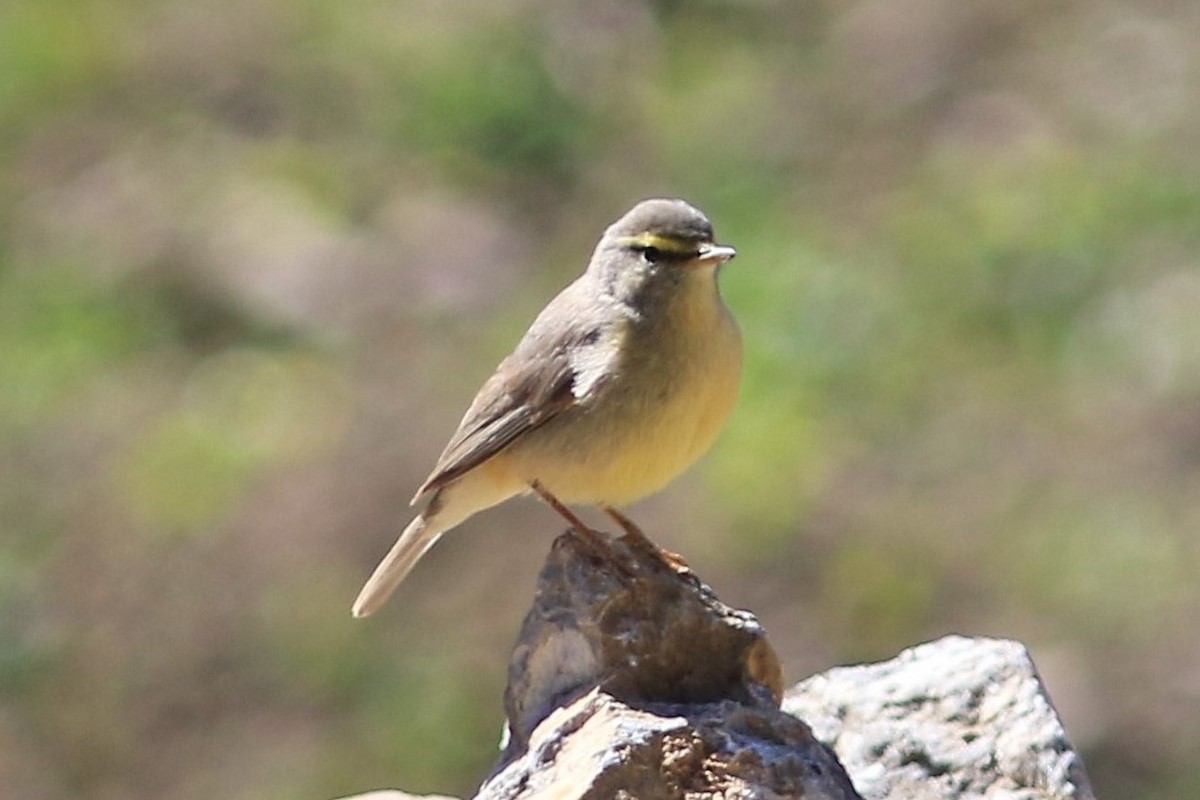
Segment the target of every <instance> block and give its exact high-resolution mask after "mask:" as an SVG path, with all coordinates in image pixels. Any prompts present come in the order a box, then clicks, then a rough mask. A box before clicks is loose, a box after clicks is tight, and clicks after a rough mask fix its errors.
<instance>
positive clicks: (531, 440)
mask: <svg viewBox="0 0 1200 800" xmlns="http://www.w3.org/2000/svg"><path fill="white" fill-rule="evenodd" d="M710 335H712V332H710ZM710 344H711V345H712V346H710V347H707V348H705V349H704V351H703V352H697V353H691V354H688V356H689V357H688V358H686V359H683V361H684V364H685V365H686V368H684V369H681V370H679V374H678V375H676V377H675V379H674V380H673V381H671V382H669V383H667V382H665V381H663V380H662V379H661V377H658V376H655V375H653V374H651V375H649V376H648V377H647V375H645V374H643V375H642V377H641V379H640V380H632V381H631V380H618V381H616V382H615V384H616V385H614V386H613V387H611V389H610V394H609V396H608V397H607V398H605V402H603V403H597V404H596V408H595V409H594V410H590V411H589V410H587V409H578V410H577V411H576V412H574V413H568V414H564V415H563V416H562V417H560V418H558V419H556V420H553V421H552V422H551V423H550V424H548V425H547V426H546V427H544V428H542V429H541V430H539V431H537V432H536V434H537V435H531V436H529V437H527V440H526V441H525V442H523V443H522V445H523V446H521V447H518V448H514V450H513V452H512V456H513V459H512V461H511V463H510V465H509V466H511V467H512V468H514V469H515V470H516V471H518V472H519V473H520V474H521V477H522V478H523V479H524V480H526V481H529V480H534V479H536V480H538V481H540V482H541V483H542V484H543V485H544V486H545V487H546V488H547V489H549V490H550V492H552V493H553V494H554V495H555V496H556V497H558V498H559V499H560V500H562V501H564V502H567V503H584V504H593V505H609V506H620V505H624V504H627V503H631V502H633V501H635V500H638V499H640V498H642V497H645V496H646V495H649V494H652V493H654V492H656V491H658V490H659V489H661V488H663V487H664V486H665V485H666V484H668V483H669V482H671V481H672V480H673V479H675V478H676V477H678V476H679V475H680V474H681V473H682V472H683V471H684V470H686V469H687V468H688V467H689V466H691V465H692V463H693V462H695V461H696V459H697V458H699V457H700V456H701V455H703V454H704V452H705V451H707V450H708V448H709V447H710V446H711V445H712V443H713V441H714V440H715V439H716V437H717V435H718V434H719V433H720V431H721V429H722V428H723V427H724V424H725V420H726V419H727V418H728V416H729V413H730V411H732V409H733V406H734V402H735V401H736V399H737V392H738V386H739V384H740V382H741V346H740V344H741V343H740V335H739V334H738V333H737V329H736V327H733V326H732V321H730V327H729V330H720V331H719V332H718V333H717V335H716V336H715V337H714V340H710ZM641 368H645V369H649V370H650V371H651V372H652V371H653V365H650V366H649V367H646V366H645V365H643V366H642V367H641ZM535 465H536V467H535Z"/></svg>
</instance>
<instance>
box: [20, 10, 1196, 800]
mask: <svg viewBox="0 0 1200 800" xmlns="http://www.w3.org/2000/svg"><path fill="white" fill-rule="evenodd" d="M1197 41H1200V5H1197V4H1196V3H1194V2H1191V0H1156V1H1155V2H1150V3H1147V2H1141V1H1140V0H1124V1H1123V2H1122V1H1121V0H1115V1H1113V2H1095V1H1093V2H1082V1H1081V0H1080V1H1074V2H1073V1H1072V0H1067V1H1066V2H1061V3H1052V4H1046V3H1035V2H1028V1H1024V0H1016V1H1015V2H1014V0H982V2H973V3H961V2H955V0H866V1H864V2H833V1H832V0H812V1H811V2H803V3H785V2H769V1H768V0H758V1H754V0H742V1H741V2H732V1H731V2H715V1H712V2H695V3H687V4H684V3H679V2H657V3H655V2H637V1H636V0H618V1H617V2H609V3H589V2H584V1H583V0H573V1H569V2H534V1H533V0H502V1H501V2H496V1H495V0H488V2H481V1H480V0H475V1H474V2H472V1H470V0H468V2H462V3H455V4H453V8H451V7H449V6H448V4H445V3H438V2H383V1H381V0H360V1H359V2H355V3H341V4H339V3H333V2H317V1H316V0H236V1H235V0H212V1H211V2H206V3H195V2H183V1H182V0H158V1H156V2H149V1H147V0H38V2H8V3H4V4H3V5H2V6H0V529H2V533H0V775H2V776H3V784H4V786H5V794H6V796H8V797H13V798H22V799H25V798H34V799H36V800H65V799H66V798H78V797H88V798H97V799H98V800H108V799H109V798H112V799H113V800H116V799H117V798H121V799H122V800H125V799H130V800H143V799H148V798H169V799H170V800H187V799H189V798H209V797H214V796H220V797H226V798H235V799H239V798H246V799H249V798H256V799H257V798H264V799H265V800H272V799H273V798H280V799H282V798H297V797H302V798H329V797H333V796H337V795H341V794H346V793H351V792H357V791H364V790H367V789H370V788H375V787H382V786H399V787H402V788H404V789H406V790H410V791H421V792H433V791H438V792H445V793H452V794H467V793H469V792H471V791H472V790H473V788H474V787H475V785H476V784H477V782H478V781H479V779H480V778H481V777H482V776H483V775H484V773H485V771H486V769H487V768H488V766H489V765H490V764H491V763H492V761H493V759H494V758H495V756H496V747H497V739H498V736H499V732H500V728H501V724H502V716H503V715H502V710H501V692H502V688H503V683H504V677H505V672H504V671H505V664H506V660H507V657H508V651H509V647H510V646H511V644H512V642H513V640H514V638H515V636H516V632H517V629H518V626H519V624H520V621H521V618H522V616H523V613H524V610H525V608H526V606H527V604H528V603H529V601H530V599H531V597H532V591H533V586H534V579H535V576H536V573H537V570H538V568H539V566H540V563H541V560H542V558H543V557H544V555H545V553H546V551H547V549H548V546H549V544H550V541H551V539H552V537H553V536H555V535H557V534H558V533H559V532H561V530H562V528H563V524H562V522H561V520H559V519H558V518H557V517H555V516H554V515H553V514H552V513H550V512H549V511H547V510H545V509H543V508H541V507H540V506H539V505H538V504H537V503H535V502H534V501H532V500H525V501H513V502H510V503H508V504H506V505H504V506H502V507H500V508H497V509H494V510H492V511H489V512H487V513H485V514H482V515H480V516H478V517H476V518H475V519H473V520H472V521H470V522H469V523H468V524H466V525H465V526H463V528H462V529H461V530H459V531H458V532H456V533H455V534H454V535H453V536H451V537H449V538H448V539H446V540H444V541H443V542H442V544H441V545H439V546H438V547H437V548H436V549H435V551H434V552H433V553H431V555H430V556H429V557H428V558H427V559H426V561H424V562H423V563H422V564H421V566H420V568H419V569H418V570H417V571H416V573H415V574H414V575H413V576H412V577H411V578H410V580H409V581H408V582H407V583H406V584H405V585H404V586H403V587H402V588H401V590H400V592H399V593H398V594H397V596H396V597H395V598H394V599H393V601H392V602H391V603H390V604H389V605H388V606H387V607H386V609H385V610H384V611H383V612H382V613H381V614H379V615H378V616H377V617H374V618H372V619H370V620H368V621H359V622H355V621H352V620H351V619H350V616H349V605H350V602H351V600H352V599H353V597H354V595H355V593H356V592H357V591H358V588H359V586H360V584H361V582H362V580H363V579H364V578H365V577H366V575H367V574H368V572H369V571H370V569H371V568H372V567H373V566H374V564H375V562H376V560H377V558H378V557H379V556H380V555H381V554H382V553H383V552H384V550H386V548H387V547H388V546H389V545H390V543H391V541H392V539H393V537H394V536H395V535H396V533H397V532H398V531H399V530H400V528H401V527H402V526H403V524H404V523H405V522H406V521H407V520H408V518H409V515H410V511H409V509H408V507H407V503H408V499H409V497H410V496H411V493H412V492H413V490H414V489H415V488H416V486H417V485H418V484H419V483H420V482H421V481H422V479H423V478H424V477H425V475H426V473H427V471H428V470H429V468H430V467H431V466H432V464H433V462H434V460H435V458H436V456H437V454H438V452H439V451H440V449H441V446H442V445H443V443H444V442H445V440H446V438H447V437H448V436H449V434H450V432H451V431H452V430H453V428H454V427H455V425H456V424H457V422H458V419H459V417H460V415H461V413H462V411H463V410H464V409H465V407H466V404H467V402H468V401H469V399H470V397H471V396H472V394H473V393H474V391H475V389H476V388H477V387H478V385H479V384H480V383H481V382H482V380H483V379H484V378H485V377H486V376H487V375H488V374H490V372H491V370H492V368H493V366H494V365H495V363H496V361H497V360H498V359H499V358H500V357H502V356H503V355H505V354H506V353H507V351H508V350H509V348H510V347H511V346H512V345H513V344H514V343H515V341H516V340H517V338H518V337H519V336H520V334H521V333H522V332H523V331H524V329H525V327H526V325H527V324H528V323H529V321H530V320H531V319H532V317H533V315H534V314H535V313H536V312H537V311H538V310H539V309H540V308H541V307H542V306H543V305H544V304H545V303H546V302H547V300H548V299H549V298H550V297H551V296H552V295H553V294H554V293H555V292H556V291H557V290H558V289H559V288H561V287H562V286H563V285H565V284H566V283H567V282H568V281H569V280H571V279H572V278H573V277H574V276H575V275H576V274H577V273H578V272H579V271H580V270H581V269H582V267H583V265H584V264H585V263H586V259H587V257H588V255H589V253H590V252H591V248H592V246H593V244H594V243H595V240H596V238H597V237H598V236H599V234H600V232H601V230H602V229H603V227H604V226H605V225H607V224H608V223H609V222H610V221H612V220H613V219H615V218H616V217H617V216H619V215H620V214H621V213H622V212H623V211H625V210H626V208H628V207H629V206H631V205H632V204H633V203H634V202H635V201H637V200H638V199H640V198H643V197H646V196H656V195H677V196H682V197H684V198H686V199H688V200H690V201H691V202H693V203H695V204H696V205H698V206H699V207H700V208H702V209H703V210H705V211H706V212H707V213H708V214H709V215H710V217H711V218H712V219H713V221H714V223H715V225H716V229H717V234H718V237H719V238H720V239H721V240H722V241H724V242H727V243H730V244H733V245H736V246H737V248H738V251H739V254H740V255H739V258H738V259H737V260H736V261H735V262H733V263H732V264H731V265H730V266H729V267H728V268H727V269H726V270H725V271H724V274H723V276H722V278H723V287H724V293H725V296H726V298H727V301H728V303H729V305H730V306H731V307H732V308H733V309H734V311H735V313H736V314H737V315H738V317H739V318H740V321H741V324H742V327H743V331H744V334H745V338H746V343H747V373H746V379H745V384H744V388H743V392H742V397H741V400H740V403H739V406H738V409H737V411H736V413H735V416H734V419H733V421H732V423H731V425H730V427H729V428H728V430H727V431H726V433H725V434H724V435H723V437H722V438H721V439H720V441H719V442H718V444H717V446H716V447H715V448H714V450H713V452H712V453H711V454H710V455H709V456H708V457H707V458H706V459H705V460H704V461H703V462H702V464H701V465H700V466H699V467H697V468H696V469H694V470H693V471H692V472H690V473H689V474H688V476H687V477H686V478H684V479H682V480H681V481H679V482H677V483H676V484H675V485H674V486H672V487H671V488H670V489H669V490H668V491H667V492H665V493H664V494H662V495H661V496H659V497H657V498H655V499H652V500H649V501H646V502H644V503H642V504H640V505H638V506H636V507H634V508H633V509H632V510H631V514H632V515H633V516H634V517H635V518H636V519H638V520H639V521H640V522H641V524H642V525H643V526H644V527H645V528H646V529H647V530H648V531H650V532H651V533H652V534H653V535H654V536H655V537H656V538H657V539H658V540H659V541H660V542H661V543H662V544H663V545H665V546H667V547H669V548H670V549H672V550H676V551H679V552H682V553H683V554H684V555H685V556H686V557H687V558H688V559H689V560H690V561H691V563H692V565H693V566H694V568H695V569H696V570H697V571H698V572H699V573H700V574H701V576H703V577H704V578H705V579H706V580H708V581H709V582H710V583H711V584H712V585H713V586H714V587H715V588H716V590H717V591H718V592H719V593H720V594H721V596H722V597H723V598H724V599H725V600H727V601H728V602H731V603H733V604H736V605H739V606H743V607H747V608H750V609H752V610H753V611H755V612H756V613H757V614H758V615H759V616H760V617H761V618H762V619H763V621H764V622H765V624H766V625H767V629H768V631H769V632H770V633H771V634H772V636H773V639H774V642H775V644H776V646H777V648H778V649H779V651H780V654H781V656H782V658H783V660H784V664H785V667H786V669H787V670H788V673H789V674H788V678H789V680H791V681H795V680H798V679H800V678H802V677H804V676H806V675H808V674H810V673H812V672H815V671H819V670H822V669H825V668H828V667H830V666H833V665H836V664H844V663H851V662H856V661H862V660H874V659H882V658H887V657H890V656H891V655H893V654H894V653H895V652H897V651H898V650H899V649H901V648H903V647H906V646H909V645H912V644H915V643H917V642H920V641H923V640H927V639H930V638H935V637H938V636H940V635H943V634H946V633H949V632H961V633H966V634H980V635H991V636H1002V637H1011V638H1015V639H1019V640H1021V641H1023V642H1024V643H1026V644H1027V645H1028V646H1029V647H1030V649H1031V651H1032V653H1033V656H1034V658H1035V659H1036V661H1037V663H1038V665H1039V667H1040V668H1041V670H1042V671H1043V673H1044V677H1045V679H1046V681H1047V683H1048V685H1049V688H1050V691H1051V693H1052V695H1053V697H1054V699H1055V701H1056V703H1057V705H1058V706H1059V709H1060V711H1061V713H1062V714H1063V716H1064V718H1065V721H1066V724H1067V728H1068V730H1069V731H1070V733H1071V735H1072V737H1073V739H1074V741H1075V743H1076V744H1077V745H1078V746H1079V747H1080V748H1081V749H1082V751H1083V753H1084V755H1085V758H1086V763H1087V766H1088V769H1089V771H1090V772H1091V775H1092V777H1093V779H1094V781H1095V784H1096V789H1097V791H1098V794H1099V795H1100V796H1101V797H1103V798H1105V800H1123V799H1128V798H1139V799H1140V800H1155V799H1156V798H1164V799H1165V798H1183V797H1195V796H1197V795H1198V794H1200V757H1198V753H1200V626H1197V624H1196V622H1195V620H1196V619H1197V616H1198V615H1200V580H1198V575H1200V268H1198V267H1200V261H1198V259H1200V257H1198V255H1197V252H1198V246H1200V146H1198V145H1200V94H1198V91H1197V87H1200V51H1197V48H1196V45H1195V43H1196V42H1197Z"/></svg>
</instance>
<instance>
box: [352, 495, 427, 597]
mask: <svg viewBox="0 0 1200 800" xmlns="http://www.w3.org/2000/svg"><path fill="white" fill-rule="evenodd" d="M429 511H430V509H426V512H425V513H429ZM445 530H446V525H445V524H444V523H443V522H442V521H441V520H440V519H439V518H438V515H437V514H436V513H434V514H433V515H432V516H430V517H426V516H425V514H418V515H417V518H416V519H414V520H413V521H412V522H410V523H409V524H408V527H407V528H405V529H404V533H402V534H400V538H399V539H397V540H396V543H395V544H394V545H392V549H391V550H389V551H388V554H387V555H386V556H384V557H383V561H380V562H379V566H377V567H376V568H375V571H374V572H372V573H371V577H370V578H367V582H366V583H365V584H364V585H363V588H362V591H360V592H359V593H358V597H357V599H355V601H354V606H353V607H352V608H351V613H352V614H354V616H356V617H366V616H370V615H371V614H374V613H375V612H376V611H377V610H379V607H380V606H382V605H383V604H384V603H385V602H387V599H388V597H390V596H391V594H392V592H394V591H396V587H397V586H399V585H400V581H402V580H404V578H405V576H406V575H408V573H409V572H410V571H412V568H413V567H414V566H416V564H417V561H419V560H420V558H421V556H423V555H425V553H427V552H429V548H431V547H433V545H434V543H435V542H437V540H438V539H439V538H441V536H442V533H444V532H445Z"/></svg>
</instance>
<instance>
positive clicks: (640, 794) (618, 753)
mask: <svg viewBox="0 0 1200 800" xmlns="http://www.w3.org/2000/svg"><path fill="white" fill-rule="evenodd" d="M541 797H553V798H562V799H563V800H566V798H572V800H575V799H577V800H612V798H629V799H630V800H634V798H636V799H637V800H667V799H668V798H670V799H671V800H676V799H677V800H700V798H724V799H725V800H751V799H752V798H763V799H764V800H765V799H766V798H772V799H773V800H774V799H778V800H783V798H796V800H800V798H803V799H804V800H858V795H857V794H855V792H854V789H853V787H852V786H851V785H850V780H849V778H848V777H847V776H846V773H845V772H844V771H843V770H842V768H841V766H840V765H839V764H838V763H837V759H836V758H834V757H833V755H832V753H831V752H830V751H829V750H828V749H827V748H825V747H824V746H823V745H821V744H820V743H819V742H818V741H816V739H814V738H813V735H812V732H811V731H810V730H809V728H808V726H807V725H805V724H804V723H802V722H800V721H799V720H798V719H796V718H795V717H792V716H789V715H788V714H785V713H783V712H782V711H780V710H779V709H777V708H774V707H772V706H769V705H768V706H763V705H745V704H742V703H739V702H736V701H733V700H725V701H720V702H715V703H699V704H690V705H689V704H671V705H667V704H647V705H644V706H641V707H638V708H635V707H632V706H629V705H626V704H625V703H622V702H621V701H619V700H616V699H615V698H613V697H612V696H610V695H608V694H605V693H604V692H602V691H601V690H599V689H593V690H592V691H591V692H589V693H588V694H586V695H584V696H583V697H581V698H579V699H578V700H576V701H575V702H573V703H571V704H570V705H569V706H567V707H566V708H561V709H558V710H556V711H554V712H552V713H551V714H550V715H549V716H548V717H547V718H546V719H545V720H544V721H543V722H542V724H541V725H539V726H538V727H537V729H536V730H535V731H534V732H533V735H532V736H531V738H530V741H529V744H528V746H527V747H526V748H525V749H524V750H523V752H522V753H521V754H520V755H519V756H518V757H516V758H515V759H512V760H509V761H508V762H507V763H506V764H505V765H504V767H503V768H502V769H501V770H500V771H499V772H497V773H495V774H494V775H493V776H492V777H491V778H489V779H488V781H487V782H486V783H485V784H484V785H483V786H482V787H481V788H480V790H479V793H478V794H477V795H476V796H475V800H517V798H541Z"/></svg>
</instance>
